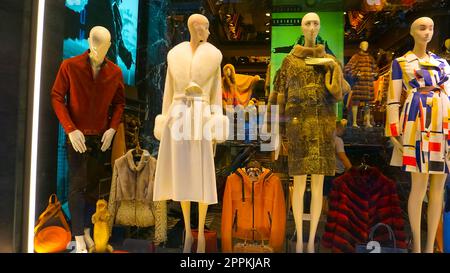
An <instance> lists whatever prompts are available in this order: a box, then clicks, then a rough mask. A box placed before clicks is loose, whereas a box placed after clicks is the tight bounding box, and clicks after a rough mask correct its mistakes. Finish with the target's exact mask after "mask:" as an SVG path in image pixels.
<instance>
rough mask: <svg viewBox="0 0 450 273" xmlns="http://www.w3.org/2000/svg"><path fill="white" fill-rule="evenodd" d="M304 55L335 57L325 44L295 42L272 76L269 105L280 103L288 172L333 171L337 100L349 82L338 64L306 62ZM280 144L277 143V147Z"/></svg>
mask: <svg viewBox="0 0 450 273" xmlns="http://www.w3.org/2000/svg"><path fill="white" fill-rule="evenodd" d="M307 57H313V58H332V59H334V60H335V58H334V57H333V56H332V55H329V54H326V52H325V47H324V46H323V45H318V46H316V47H304V46H300V45H296V46H295V47H294V48H293V50H292V51H291V53H290V54H289V55H287V56H286V58H285V59H284V60H283V63H282V65H281V68H280V69H279V70H278V71H277V73H276V75H275V79H274V89H273V91H272V93H271V95H270V97H269V108H268V109H270V106H271V105H273V104H278V105H279V106H280V119H281V122H280V125H281V133H282V134H284V135H285V136H286V138H287V148H288V165H289V175H291V176H294V175H306V174H323V175H329V176H333V175H334V172H335V151H334V136H333V133H334V130H335V127H336V110H335V107H336V101H340V100H342V96H343V93H344V92H345V91H346V90H347V88H348V84H347V83H346V81H345V80H344V79H343V73H342V69H341V67H340V65H339V64H338V63H337V61H335V62H334V63H333V64H332V65H331V66H330V65H307V64H306V62H305V60H306V58H307ZM279 146H280V145H278V147H279Z"/></svg>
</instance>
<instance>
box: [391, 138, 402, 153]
mask: <svg viewBox="0 0 450 273" xmlns="http://www.w3.org/2000/svg"><path fill="white" fill-rule="evenodd" d="M390 138H391V141H392V143H393V144H394V146H395V147H397V148H398V149H400V151H401V152H402V153H403V145H402V142H401V140H400V137H390Z"/></svg>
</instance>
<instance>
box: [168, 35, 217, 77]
mask: <svg viewBox="0 0 450 273" xmlns="http://www.w3.org/2000/svg"><path fill="white" fill-rule="evenodd" d="M167 61H168V65H169V67H170V70H171V73H172V75H174V77H177V78H179V79H182V80H183V81H185V82H186V83H187V84H186V85H188V83H189V82H195V83H196V84H198V85H199V86H204V85H205V82H208V81H209V80H210V79H211V77H212V75H215V73H217V72H218V73H219V75H220V65H221V62H222V53H221V52H220V51H219V50H218V49H217V48H216V47H215V46H213V45H212V44H210V43H208V42H205V43H202V44H200V45H199V46H198V47H197V49H196V50H195V52H192V48H191V45H190V42H182V43H180V44H178V45H176V46H175V47H174V48H172V49H171V50H170V51H169V53H168V55H167ZM180 77H181V78H180Z"/></svg>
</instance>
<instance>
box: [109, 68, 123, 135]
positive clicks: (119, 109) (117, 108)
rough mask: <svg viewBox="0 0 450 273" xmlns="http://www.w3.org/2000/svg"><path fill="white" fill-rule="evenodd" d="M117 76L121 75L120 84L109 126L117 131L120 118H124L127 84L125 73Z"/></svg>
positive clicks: (112, 103) (113, 101) (113, 100)
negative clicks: (124, 80)
mask: <svg viewBox="0 0 450 273" xmlns="http://www.w3.org/2000/svg"><path fill="white" fill-rule="evenodd" d="M117 77H120V81H119V82H120V83H119V86H117V90H116V93H115V94H114V97H113V99H112V102H111V106H112V116H111V122H110V125H109V127H110V128H112V129H114V130H115V131H117V128H119V124H120V119H121V118H122V114H123V111H124V109H125V91H124V89H125V85H124V84H123V75H122V73H121V72H120V73H119V75H117Z"/></svg>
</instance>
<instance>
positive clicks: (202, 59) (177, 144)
mask: <svg viewBox="0 0 450 273" xmlns="http://www.w3.org/2000/svg"><path fill="white" fill-rule="evenodd" d="M167 62H168V66H167V75H166V83H165V87H164V98H163V107H162V114H161V115H158V116H157V118H156V121H155V129H154V133H155V137H156V138H157V139H159V140H160V141H161V143H160V146H159V152H158V164H157V166H156V176H155V185H154V196H153V198H154V200H155V201H159V200H169V199H172V200H175V201H193V202H201V203H206V204H215V203H217V191H216V173H215V167H214V143H215V142H220V141H224V140H225V139H226V136H227V129H228V126H229V125H228V119H227V117H226V116H225V115H223V110H222V85H221V82H222V78H221V75H220V74H221V73H220V72H221V69H220V65H221V62H222V53H221V52H220V51H219V50H218V49H217V48H216V47H214V46H213V45H212V44H210V43H207V42H205V43H201V44H200V45H199V46H198V48H197V49H196V50H195V52H192V48H191V46H190V42H183V43H180V44H178V45H177V46H175V47H174V48H172V49H171V50H170V51H169V53H168V56H167ZM208 126H211V127H208Z"/></svg>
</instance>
